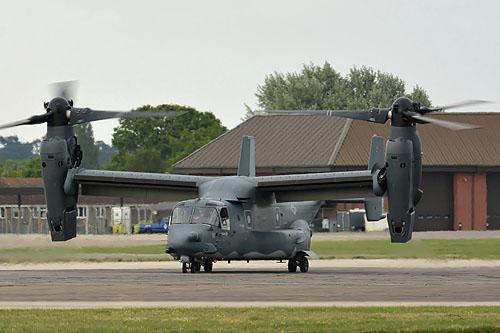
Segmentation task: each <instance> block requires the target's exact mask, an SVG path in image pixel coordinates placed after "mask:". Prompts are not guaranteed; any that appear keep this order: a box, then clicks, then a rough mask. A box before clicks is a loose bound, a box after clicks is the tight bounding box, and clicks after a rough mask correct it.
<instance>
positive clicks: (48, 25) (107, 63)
mask: <svg viewBox="0 0 500 333" xmlns="http://www.w3.org/2000/svg"><path fill="white" fill-rule="evenodd" d="M498 13H500V1H482V0H474V1H472V0H471V1H460V0H453V1H451V0H450V1H445V0H439V1H437V0H432V1H426V0H424V1H422V0H420V1H406V0H395V1H389V0H379V1H370V0H367V1H360V0H346V1H333V0H329V1H320V0H313V1H295V0H283V1H281V0H252V1H234V0H227V1H218V0H212V1H206V0H205V1H204V0H199V1H196V0H192V1H187V0H186V1H170V0H158V1H153V0H144V1H124V0H120V1H116V0H115V1H110V0H97V1H94V0H90V1H89V0H86V1H55V0H54V1H49V0H39V1H23V0H16V1H0V98H1V103H2V106H3V107H2V110H1V111H0V112H1V113H0V114H1V119H0V123H9V122H12V121H16V120H20V119H25V118H28V117H30V116H31V115H34V114H41V113H44V112H45V111H44V109H43V102H45V101H48V100H50V98H51V97H53V96H51V94H50V89H49V84H50V83H53V82H59V81H67V80H78V82H79V83H78V93H77V95H76V96H75V98H74V99H75V106H78V107H90V108H93V109H97V110H113V111H114V110H118V111H122V110H123V111H126V110H130V109H132V108H136V107H139V106H142V105H145V104H150V105H158V104H171V103H172V104H180V105H187V106H192V107H195V108H196V109H197V110H199V111H210V112H213V113H214V114H215V115H216V116H217V117H218V118H219V119H220V120H221V121H222V123H223V124H224V125H225V126H227V127H228V128H233V127H235V126H237V125H238V124H239V123H240V122H241V117H243V115H244V113H245V107H244V104H245V103H246V104H248V105H249V106H250V107H251V108H258V107H257V105H256V103H257V99H256V97H255V93H256V92H257V87H258V86H259V85H262V84H264V80H265V77H266V75H270V74H272V73H274V72H275V71H277V72H283V73H286V72H298V71H300V70H301V69H302V67H303V65H304V64H310V63H313V64H315V65H322V64H323V63H324V62H325V61H328V62H329V63H330V64H331V65H332V66H333V68H335V69H336V70H337V71H339V72H340V73H342V74H343V75H345V74H347V73H348V71H349V69H350V68H352V67H353V66H357V67H360V66H363V65H365V66H369V67H372V68H373V69H375V70H380V71H382V72H388V73H391V74H394V75H397V76H398V77H400V78H401V79H403V80H404V81H405V82H406V84H407V90H412V87H413V86H414V85H416V84H418V85H420V86H422V87H424V88H425V89H426V90H427V93H428V94H429V96H430V98H431V101H432V103H433V105H445V104H450V103H454V102H458V101H462V100H468V99H484V100H490V101H496V102H500V69H499V68H500V67H499V63H500V38H499V37H500V23H499V22H500V20H498ZM463 110H464V111H500V104H491V105H484V106H483V105H482V106H477V107H472V108H464V109H463ZM93 125H94V132H95V137H96V140H103V141H105V142H107V143H108V144H109V143H111V137H112V133H113V128H114V127H116V126H117V125H118V121H116V120H106V121H100V122H94V123H93ZM44 133H45V126H43V125H34V126H24V127H17V128H14V129H9V130H2V132H1V133H0V135H2V136H8V135H17V136H18V137H19V138H20V140H21V141H32V140H34V139H38V138H41V137H42V136H43V135H44Z"/></svg>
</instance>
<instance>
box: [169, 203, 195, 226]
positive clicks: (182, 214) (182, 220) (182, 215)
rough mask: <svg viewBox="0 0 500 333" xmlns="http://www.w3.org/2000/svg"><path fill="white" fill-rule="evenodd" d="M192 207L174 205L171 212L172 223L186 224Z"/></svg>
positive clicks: (188, 221)
mask: <svg viewBox="0 0 500 333" xmlns="http://www.w3.org/2000/svg"><path fill="white" fill-rule="evenodd" d="M192 211H193V207H185V206H182V207H176V208H175V209H174V212H173V214H172V224H187V223H190V219H191V212H192Z"/></svg>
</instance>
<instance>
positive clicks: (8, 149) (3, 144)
mask: <svg viewBox="0 0 500 333" xmlns="http://www.w3.org/2000/svg"><path fill="white" fill-rule="evenodd" d="M39 147H40V140H39V139H37V140H34V141H32V142H26V143H25V142H20V141H19V139H18V137H17V136H15V135H13V136H8V137H3V136H0V159H2V160H27V159H32V158H34V157H35V156H36V155H37V154H38V153H39Z"/></svg>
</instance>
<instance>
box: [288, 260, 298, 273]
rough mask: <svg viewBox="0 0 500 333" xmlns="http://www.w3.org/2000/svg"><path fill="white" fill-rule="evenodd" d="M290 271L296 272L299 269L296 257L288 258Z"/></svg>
mask: <svg viewBox="0 0 500 333" xmlns="http://www.w3.org/2000/svg"><path fill="white" fill-rule="evenodd" d="M288 271H289V272H290V273H295V272H296V271H297V260H295V258H292V259H288Z"/></svg>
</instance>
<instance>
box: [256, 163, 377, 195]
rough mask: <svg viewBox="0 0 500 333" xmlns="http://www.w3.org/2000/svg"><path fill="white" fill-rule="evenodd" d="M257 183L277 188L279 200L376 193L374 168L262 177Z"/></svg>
mask: <svg viewBox="0 0 500 333" xmlns="http://www.w3.org/2000/svg"><path fill="white" fill-rule="evenodd" d="M257 187H258V188H259V189H260V190H262V191H272V192H274V193H275V195H276V201H278V202H290V201H309V200H336V199H345V198H367V197H374V196H375V195H374V194H373V186H372V174H371V172H370V170H362V171H348V172H325V173H309V174H298V175H286V176H266V177H258V178H257Z"/></svg>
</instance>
